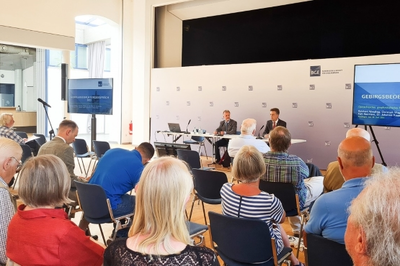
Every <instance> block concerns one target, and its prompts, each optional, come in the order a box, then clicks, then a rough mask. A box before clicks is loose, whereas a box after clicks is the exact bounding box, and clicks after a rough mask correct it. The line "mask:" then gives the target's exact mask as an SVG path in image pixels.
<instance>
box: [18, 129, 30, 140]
mask: <svg viewBox="0 0 400 266" xmlns="http://www.w3.org/2000/svg"><path fill="white" fill-rule="evenodd" d="M15 133H16V134H17V135H18V136H20V137H21V138H23V139H27V138H28V134H26V132H24V131H15Z"/></svg>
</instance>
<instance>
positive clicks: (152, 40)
mask: <svg viewBox="0 0 400 266" xmlns="http://www.w3.org/2000/svg"><path fill="white" fill-rule="evenodd" d="M238 2H240V1H235V0H231V1H228V2H226V1H178V2H176V1H166V0H146V1H136V0H134V1H121V2H115V1H103V2H101V3H98V1H87V2H85V3H79V5H71V4H68V3H62V4H58V5H56V4H55V3H48V2H47V1H38V2H37V3H35V4H33V3H26V1H22V0H17V1H13V2H12V3H11V2H10V3H7V8H6V9H2V10H0V15H1V16H0V17H1V18H2V19H1V20H0V33H1V34H0V36H1V37H0V43H4V44H9V45H15V46H22V47H23V46H27V47H35V48H37V49H38V50H37V51H38V52H37V57H38V58H39V60H37V61H39V62H38V63H37V67H36V68H35V71H34V73H35V76H34V77H35V78H34V84H33V85H32V86H34V87H35V90H36V94H35V95H34V96H33V98H32V97H30V99H29V101H34V102H36V106H34V107H31V106H32V105H35V104H29V105H27V106H28V107H27V110H25V111H30V110H29V109H35V110H34V111H36V112H37V130H36V131H37V132H38V133H43V134H45V135H46V136H47V137H49V136H48V131H49V130H50V124H49V121H48V119H47V117H46V115H45V112H44V110H43V108H42V106H41V104H40V103H37V101H36V99H37V98H41V99H44V100H45V101H46V102H47V103H48V104H49V105H51V106H52V107H51V108H48V109H47V110H48V112H49V116H50V121H51V123H52V124H53V125H57V124H58V123H59V122H60V121H61V120H62V119H63V118H64V117H66V118H71V119H73V120H78V121H79V122H78V125H79V127H80V130H81V131H82V137H83V138H85V139H86V140H87V142H88V143H90V142H91V141H92V140H93V139H92V138H93V137H92V136H91V131H92V128H91V127H92V124H91V119H92V116H91V115H89V114H72V113H68V102H67V101H63V100H61V63H65V64H67V65H68V69H69V73H68V77H69V78H70V79H77V78H89V77H90V76H89V71H88V70H87V69H78V68H74V67H73V66H72V65H71V63H70V61H71V54H70V51H75V47H76V40H77V39H79V40H80V41H79V42H81V43H79V44H84V45H87V44H88V43H90V42H91V41H90V38H89V37H87V38H88V39H87V40H89V41H86V40H85V39H84V38H81V37H82V36H81V35H79V34H83V33H82V32H84V31H85V30H81V31H80V32H79V31H78V33H77V31H76V23H75V17H77V16H81V15H94V16H99V17H102V18H103V19H104V20H105V21H107V23H108V25H109V28H111V34H109V35H107V39H112V47H111V69H110V71H109V72H107V71H103V74H104V73H105V76H103V77H107V78H108V77H111V78H113V80H114V94H113V114H112V115H109V116H103V115H97V123H98V124H97V127H98V128H96V129H97V133H98V134H96V136H95V137H96V138H97V139H98V140H106V141H108V142H110V143H112V144H118V145H121V144H129V143H131V144H132V145H138V144H139V143H141V142H143V141H150V142H151V143H154V142H172V138H171V137H168V136H164V134H161V133H159V131H166V130H169V129H168V123H178V124H179V125H180V127H181V129H183V130H186V129H187V130H188V131H190V132H193V130H194V129H195V128H197V129H198V128H200V129H203V130H205V131H206V132H209V133H212V132H213V131H214V130H215V128H217V126H218V124H219V122H220V121H221V120H222V111H223V110H225V109H229V110H230V111H231V118H232V119H234V120H236V121H238V123H240V121H242V120H243V119H245V118H248V117H252V118H254V119H256V120H257V130H256V132H258V131H259V130H260V128H261V126H263V125H265V123H266V121H267V120H269V110H270V109H271V108H273V107H278V108H279V109H280V111H281V114H280V118H281V119H283V120H285V121H286V122H287V124H288V125H287V128H288V129H289V130H290V132H291V134H292V138H294V139H303V140H305V141H306V142H303V143H297V144H295V145H292V146H291V147H290V150H289V153H291V154H295V155H297V156H299V157H301V158H302V159H303V160H304V161H305V162H308V163H312V164H315V165H316V166H318V167H319V168H320V169H326V167H327V165H328V163H329V162H331V161H334V160H336V157H337V147H338V145H339V143H340V141H341V140H342V139H343V138H344V136H345V133H346V131H347V130H348V129H350V128H352V127H354V126H355V125H359V126H364V124H363V123H362V121H361V122H360V121H358V122H355V121H354V120H353V119H354V117H353V113H354V102H353V98H354V92H355V83H356V80H355V66H356V65H374V64H391V63H399V60H400V56H399V49H398V47H400V45H398V42H399V40H398V39H399V38H398V36H397V35H396V33H395V32H397V31H396V30H395V29H396V28H398V26H399V25H398V22H397V21H394V20H393V17H396V16H395V15H393V12H394V10H396V9H397V8H396V7H398V6H397V5H398V4H397V3H390V4H387V3H368V4H365V3H363V2H361V1H353V3H345V1H338V3H333V2H332V1H327V2H326V3H322V1H283V2H282V1H279V2H280V3H279V4H276V3H275V2H274V1H263V0H261V1H247V2H249V3H246V4H243V5H236V4H237V3H238ZM21 6H24V7H26V8H22V9H21ZM44 7H46V8H44ZM32 10H34V11H35V12H32ZM49 10H58V11H56V12H49ZM375 10H382V12H381V13H380V14H383V15H380V16H381V17H379V18H377V19H374V20H373V21H372V20H370V19H367V18H368V17H370V15H369V14H375V12H374V11H375ZM356 11H357V12H356ZM352 12H353V13H352ZM17 14H18V16H17ZM350 14H351V15H350ZM376 16H379V14H376ZM307 17H308V18H309V19H306V18H307ZM373 24H377V25H379V26H376V25H373ZM245 26H247V27H249V28H253V30H252V31H250V30H248V28H246V27H245ZM93 28H96V27H93ZM383 28H384V29H386V30H385V31H382V30H381V29H383ZM102 29H104V28H102ZM346 29H347V30H346ZM97 31H99V29H97ZM100 31H101V30H100ZM87 32H89V31H87ZM386 32H387V33H386ZM240 34H242V35H240ZM100 35H101V34H100ZM110 36H111V37H110ZM217 36H218V37H220V38H222V39H223V38H225V39H226V41H221V39H219V38H218V39H214V40H213V38H217ZM361 36H365V37H364V39H363V38H361ZM378 36H379V37H378ZM100 39H101V38H100ZM100 39H96V41H99V40H100ZM92 40H93V39H92ZM235 49H236V50H235ZM50 51H57V52H58V53H61V54H62V56H61V59H60V64H58V65H57V66H49V65H46V64H44V63H43V62H45V61H46V58H48V57H46V53H52V52H50ZM245 55H246V56H245ZM47 56H48V55H47ZM41 64H42V65H41ZM39 66H40V67H39ZM1 71H2V70H1V68H0V73H2V72H1ZM377 80H379V82H393V80H389V79H388V80H381V78H380V77H377ZM0 83H2V81H1V78H0ZM22 85H24V84H22ZM27 85H29V86H31V85H30V84H27ZM29 86H26V87H27V88H30V87H29ZM21 99H22V98H21ZM22 101H24V100H21V102H22ZM131 121H132V131H131V132H130V129H129V124H130V123H131ZM188 121H191V123H190V124H189V125H188ZM187 125H188V126H187ZM365 125H369V124H365ZM371 126H372V129H373V131H374V135H375V137H374V138H375V139H374V140H375V141H374V142H373V143H372V147H373V152H374V154H375V156H376V159H377V162H379V163H382V162H385V163H386V164H387V165H388V166H394V165H397V164H398V163H399V161H398V156H397V153H396V151H397V150H398V148H400V147H399V143H398V142H397V141H395V140H396V139H397V135H398V132H397V131H398V128H397V127H396V124H390V123H387V124H379V123H374V124H372V125H371ZM367 129H368V131H370V130H371V128H370V127H368V128H367ZM238 130H239V129H238ZM131 134H132V135H131ZM190 137H191V136H183V137H181V139H180V140H178V143H181V142H182V141H183V140H188V139H190ZM205 145H206V149H207V151H209V154H211V152H212V144H211V143H209V142H205ZM378 147H379V149H380V151H381V156H379V154H380V153H379V152H378ZM191 149H192V150H197V146H192V147H191Z"/></svg>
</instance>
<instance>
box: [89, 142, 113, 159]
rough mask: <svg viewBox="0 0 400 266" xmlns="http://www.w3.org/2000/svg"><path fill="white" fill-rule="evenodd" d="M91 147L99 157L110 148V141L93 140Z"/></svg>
mask: <svg viewBox="0 0 400 266" xmlns="http://www.w3.org/2000/svg"><path fill="white" fill-rule="evenodd" d="M93 148H94V152H95V153H96V156H97V158H99V159H100V158H101V157H102V156H103V155H104V153H106V151H108V150H109V149H111V147H110V143H108V142H107V141H100V140H93Z"/></svg>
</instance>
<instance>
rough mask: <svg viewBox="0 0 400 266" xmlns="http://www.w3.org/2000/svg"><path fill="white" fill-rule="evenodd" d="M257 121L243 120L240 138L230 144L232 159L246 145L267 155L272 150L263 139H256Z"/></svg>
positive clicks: (229, 150)
mask: <svg viewBox="0 0 400 266" xmlns="http://www.w3.org/2000/svg"><path fill="white" fill-rule="evenodd" d="M256 127H257V121H256V120H255V119H253V118H247V119H245V120H243V122H242V125H241V127H240V136H239V138H233V139H231V141H230V142H229V144H228V153H229V156H230V157H235V155H236V153H237V152H238V151H239V150H240V148H241V147H243V146H245V145H252V146H254V147H255V148H256V149H257V150H258V151H260V152H261V153H266V152H268V151H269V150H270V149H269V147H268V145H267V143H266V142H265V141H263V140H261V139H256V138H255V137H254V134H255V133H256Z"/></svg>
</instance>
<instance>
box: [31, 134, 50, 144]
mask: <svg viewBox="0 0 400 266" xmlns="http://www.w3.org/2000/svg"><path fill="white" fill-rule="evenodd" d="M33 135H34V136H35V137H39V138H38V139H35V141H36V143H37V144H39V146H42V145H43V144H45V143H46V142H47V140H46V137H45V136H44V135H43V134H38V133H34V134H33Z"/></svg>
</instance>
